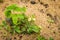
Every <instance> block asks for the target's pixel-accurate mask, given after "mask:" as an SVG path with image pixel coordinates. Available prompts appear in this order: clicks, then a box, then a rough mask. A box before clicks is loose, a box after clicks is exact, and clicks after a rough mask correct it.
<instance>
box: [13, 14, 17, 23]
mask: <svg viewBox="0 0 60 40" xmlns="http://www.w3.org/2000/svg"><path fill="white" fill-rule="evenodd" d="M12 21H13V23H14V24H17V21H18V17H17V15H16V14H12Z"/></svg>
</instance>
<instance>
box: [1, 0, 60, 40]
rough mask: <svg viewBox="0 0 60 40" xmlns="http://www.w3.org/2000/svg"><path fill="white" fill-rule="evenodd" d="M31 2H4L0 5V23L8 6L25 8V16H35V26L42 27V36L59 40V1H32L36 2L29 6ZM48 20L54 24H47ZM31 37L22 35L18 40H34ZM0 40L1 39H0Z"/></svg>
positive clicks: (11, 0)
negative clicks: (15, 5)
mask: <svg viewBox="0 0 60 40" xmlns="http://www.w3.org/2000/svg"><path fill="white" fill-rule="evenodd" d="M31 1H32V0H4V2H3V3H0V22H1V21H2V20H4V18H5V16H4V10H5V8H6V7H7V6H8V5H11V4H17V5H19V6H25V7H26V8H27V11H26V13H25V14H26V15H32V14H35V16H36V24H37V25H40V26H42V30H41V35H42V36H44V37H46V38H47V39H48V38H49V37H53V38H54V40H60V29H59V28H60V0H33V1H35V2H36V3H35V4H31ZM48 18H52V19H53V20H54V21H55V22H54V23H49V22H47V20H48ZM3 31H5V30H3ZM0 32H1V30H0ZM1 35H3V34H1ZM33 35H34V34H33ZM31 36H32V35H30V36H29V35H24V36H23V37H22V39H20V40H35V37H33V39H32V37H31ZM14 37H15V36H14ZM0 38H1V37H0ZM12 38H13V37H12ZM29 38H30V39H29ZM18 39H19V37H17V40H18ZM0 40H3V39H2V38H1V39H0ZM12 40H14V39H12Z"/></svg>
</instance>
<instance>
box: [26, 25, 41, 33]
mask: <svg viewBox="0 0 60 40" xmlns="http://www.w3.org/2000/svg"><path fill="white" fill-rule="evenodd" d="M27 32H28V33H31V32H35V33H39V32H40V28H39V27H38V26H36V25H30V27H29V28H28V29H27Z"/></svg>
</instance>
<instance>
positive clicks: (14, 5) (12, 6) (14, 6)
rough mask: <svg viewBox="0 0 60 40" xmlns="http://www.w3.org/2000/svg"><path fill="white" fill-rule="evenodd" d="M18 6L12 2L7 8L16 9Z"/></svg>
mask: <svg viewBox="0 0 60 40" xmlns="http://www.w3.org/2000/svg"><path fill="white" fill-rule="evenodd" d="M17 7H18V6H17V5H16V4H12V5H10V6H8V7H7V8H6V10H10V11H11V10H15V9H16V8H17Z"/></svg>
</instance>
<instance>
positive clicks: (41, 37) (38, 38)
mask: <svg viewBox="0 0 60 40" xmlns="http://www.w3.org/2000/svg"><path fill="white" fill-rule="evenodd" d="M37 40H46V39H45V37H43V36H38V37H37Z"/></svg>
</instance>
